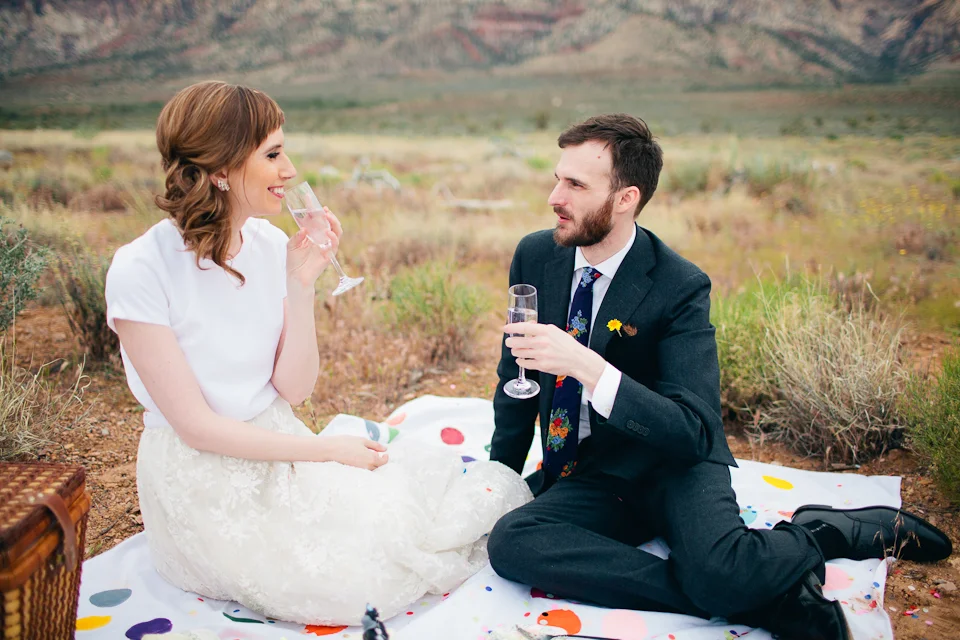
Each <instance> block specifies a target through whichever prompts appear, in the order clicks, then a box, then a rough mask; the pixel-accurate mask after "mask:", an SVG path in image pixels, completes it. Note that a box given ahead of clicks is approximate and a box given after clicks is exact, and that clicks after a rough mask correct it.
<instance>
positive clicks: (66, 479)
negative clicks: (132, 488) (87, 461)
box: [0, 462, 86, 556]
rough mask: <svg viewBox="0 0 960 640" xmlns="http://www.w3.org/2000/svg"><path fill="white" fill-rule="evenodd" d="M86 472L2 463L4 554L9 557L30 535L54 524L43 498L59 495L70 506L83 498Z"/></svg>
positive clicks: (0, 539) (0, 540)
mask: <svg viewBox="0 0 960 640" xmlns="http://www.w3.org/2000/svg"><path fill="white" fill-rule="evenodd" d="M85 479H86V471H85V470H84V468H83V467H81V466H76V465H66V464H53V463H40V462H4V463H0V555H2V556H6V555H7V552H8V551H10V550H11V549H12V548H13V547H14V546H15V544H16V542H17V541H18V540H20V539H21V538H23V537H24V535H26V533H27V532H29V531H31V530H32V529H35V528H37V527H42V528H46V527H44V526H43V525H44V523H46V522H49V523H52V519H51V514H50V511H49V510H48V509H47V508H46V507H45V506H44V505H43V502H42V501H43V499H44V498H45V497H46V496H50V495H52V494H57V495H59V496H60V497H61V498H62V499H63V502H64V503H65V504H66V505H68V506H69V505H70V504H73V502H74V501H75V500H77V499H78V498H79V497H80V496H81V495H83V490H84V482H85Z"/></svg>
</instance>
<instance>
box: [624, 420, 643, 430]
mask: <svg viewBox="0 0 960 640" xmlns="http://www.w3.org/2000/svg"><path fill="white" fill-rule="evenodd" d="M627 429H630V430H631V431H639V430H640V425H638V424H637V423H636V422H634V421H633V420H627Z"/></svg>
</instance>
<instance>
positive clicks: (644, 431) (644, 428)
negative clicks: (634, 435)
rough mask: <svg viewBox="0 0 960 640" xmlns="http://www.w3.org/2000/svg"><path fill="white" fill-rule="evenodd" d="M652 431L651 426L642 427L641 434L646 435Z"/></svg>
mask: <svg viewBox="0 0 960 640" xmlns="http://www.w3.org/2000/svg"><path fill="white" fill-rule="evenodd" d="M648 433H650V427H640V435H642V436H645V435H647V434H648Z"/></svg>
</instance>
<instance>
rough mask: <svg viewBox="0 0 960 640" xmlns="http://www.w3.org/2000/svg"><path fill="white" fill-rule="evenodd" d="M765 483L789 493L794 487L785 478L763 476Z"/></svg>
mask: <svg viewBox="0 0 960 640" xmlns="http://www.w3.org/2000/svg"><path fill="white" fill-rule="evenodd" d="M763 481H764V482H766V483H767V484H769V485H770V486H771V487H776V488H777V489H783V490H784V491H789V490H790V489H793V485H792V484H791V483H789V482H787V481H786V480H784V479H783V478H775V477H773V476H763Z"/></svg>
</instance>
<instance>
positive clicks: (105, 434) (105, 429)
mask: <svg viewBox="0 0 960 640" xmlns="http://www.w3.org/2000/svg"><path fill="white" fill-rule="evenodd" d="M100 435H102V436H108V435H110V429H107V428H106V427H104V428H103V429H100Z"/></svg>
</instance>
